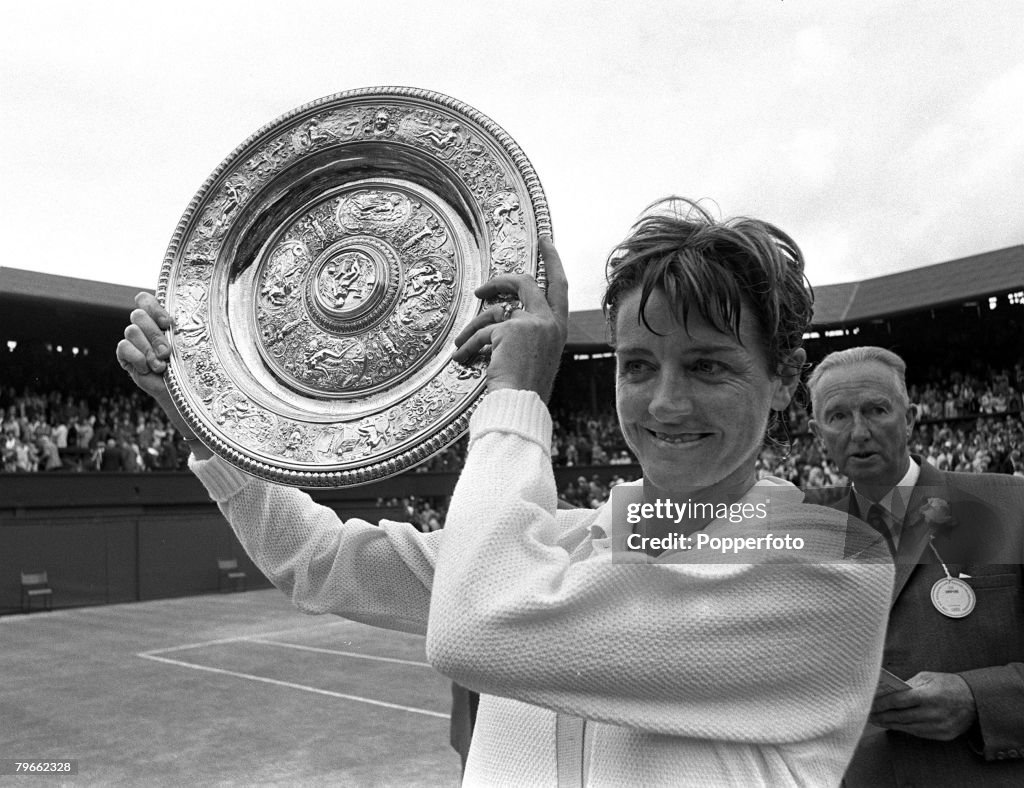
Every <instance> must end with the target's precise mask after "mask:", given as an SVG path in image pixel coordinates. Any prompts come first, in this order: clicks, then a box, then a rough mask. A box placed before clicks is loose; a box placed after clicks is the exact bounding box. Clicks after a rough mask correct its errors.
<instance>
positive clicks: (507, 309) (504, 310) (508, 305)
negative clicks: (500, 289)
mask: <svg viewBox="0 0 1024 788" xmlns="http://www.w3.org/2000/svg"><path fill="white" fill-rule="evenodd" d="M515 311H516V305H515V304H514V303H512V302H511V301H506V302H505V303H503V304H502V305H501V321H502V322H503V323H504V322H505V321H506V320H509V319H511V317H512V313H513V312H515Z"/></svg>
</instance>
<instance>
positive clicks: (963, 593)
mask: <svg viewBox="0 0 1024 788" xmlns="http://www.w3.org/2000/svg"><path fill="white" fill-rule="evenodd" d="M975 602H977V597H976V596H975V595H974V589H973V588H971V587H970V586H969V585H967V583H965V582H964V581H963V580H960V579H959V578H956V577H943V578H942V579H941V580H936V581H935V585H933V586H932V604H933V605H935V609H936V610H938V611H939V612H940V613H942V615H944V616H949V617H950V618H963V617H964V616H967V615H970V612H971V611H972V610H974V603H975Z"/></svg>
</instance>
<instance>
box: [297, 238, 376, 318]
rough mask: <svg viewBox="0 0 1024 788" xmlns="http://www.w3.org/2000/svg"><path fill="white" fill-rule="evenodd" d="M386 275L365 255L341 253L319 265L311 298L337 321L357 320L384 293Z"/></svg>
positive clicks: (358, 252) (358, 250)
mask: <svg viewBox="0 0 1024 788" xmlns="http://www.w3.org/2000/svg"><path fill="white" fill-rule="evenodd" d="M382 274H383V275H384V276H386V271H384V270H382V266H380V265H379V264H378V262H377V261H376V260H374V259H373V257H371V256H370V255H369V254H367V252H365V251H363V250H361V249H343V250H341V251H339V252H336V253H334V254H332V255H330V256H328V258H327V259H326V260H325V261H324V262H323V263H322V264H321V265H320V270H319V271H318V272H317V274H316V286H315V287H314V290H313V297H314V299H315V300H316V303H317V305H318V306H319V307H320V308H321V309H322V310H323V311H324V312H325V313H326V314H327V315H330V316H331V317H334V318H337V319H339V320H351V319H353V318H358V317H359V316H360V315H362V314H364V313H365V312H366V311H367V310H369V309H372V308H373V306H374V304H375V303H376V302H377V301H378V300H379V299H380V296H381V293H382V292H383V290H384V283H383V282H382Z"/></svg>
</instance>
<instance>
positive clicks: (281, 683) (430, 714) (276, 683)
mask: <svg viewBox="0 0 1024 788" xmlns="http://www.w3.org/2000/svg"><path fill="white" fill-rule="evenodd" d="M240 639H241V638H240ZM135 656H137V657H142V658H143V659H151V660H154V661H155V662H166V663H167V664H168V665H178V666H179V667H183V668H191V669H192V670H205V671H208V672H209V673H219V674H221V675H224V676H235V677H236V678H241V679H251V680H252V681H262V682H263V683H264V684H273V685H274V686H277V687H287V688H288V689H297V690H302V691H303V692H314V693H316V694H317V695H326V696H328V697H330V698H340V699H342V700H353V701H356V702H357V703H369V704H371V705H373V706H383V707H385V708H388V709H398V710H399V711H408V712H411V713H412V714H425V715H427V716H428V717H440V718H441V719H443V720H447V719H448V718H449V715H447V714H442V713H441V712H439V711H430V710H429V709H417V708H416V707H415V706H401V705H399V704H397V703H386V702H384V701H382V700H373V699H371V698H361V697H359V696H358V695H346V694H345V693H342V692H332V691H331V690H325V689H319V688H317V687H308V686H306V685H305V684H295V683H293V682H291V681H279V680H278V679H270V678H267V677H265V676H254V675H253V674H252V673H240V672H238V671H236V670H225V669H224V668H212V667H209V666H207V665H196V664H194V663H191V662H182V661H181V660H178V659H170V658H168V657H157V656H154V655H153V653H152V652H151V653H148V654H136V655H135Z"/></svg>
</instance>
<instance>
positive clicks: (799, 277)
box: [602, 197, 814, 375]
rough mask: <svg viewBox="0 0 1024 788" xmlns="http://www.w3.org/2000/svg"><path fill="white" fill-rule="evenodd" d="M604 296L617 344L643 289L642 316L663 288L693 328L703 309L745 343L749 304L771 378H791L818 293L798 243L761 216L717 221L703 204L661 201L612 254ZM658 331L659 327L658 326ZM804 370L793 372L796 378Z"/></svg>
mask: <svg viewBox="0 0 1024 788" xmlns="http://www.w3.org/2000/svg"><path fill="white" fill-rule="evenodd" d="M607 279H608V286H607V288H606V290H605V294H604V298H603V299H602V307H603V308H604V312H605V317H606V318H607V320H608V324H609V329H610V331H611V336H612V340H613V341H614V339H615V320H616V316H617V313H618V307H619V304H620V302H621V301H622V299H623V298H624V297H625V296H626V295H628V294H629V293H632V292H633V291H634V290H636V289H638V288H639V289H640V293H641V297H640V319H641V320H642V321H643V323H644V325H645V326H647V327H648V328H650V325H649V324H648V323H647V316H646V314H645V309H646V306H647V301H648V299H649V298H650V296H651V293H652V292H654V291H655V290H660V291H662V292H663V293H664V294H665V296H666V298H667V299H668V301H669V303H670V304H671V305H672V307H673V308H674V309H676V310H677V313H678V314H679V315H680V317H681V323H682V325H683V326H686V325H687V319H688V316H689V310H690V309H691V308H696V310H697V311H698V312H699V313H700V315H701V317H703V318H704V319H705V320H706V321H707V322H708V323H710V324H711V325H713V326H714V327H715V328H717V329H718V330H719V331H721V332H723V333H731V334H732V335H733V336H734V337H735V338H736V341H737V342H739V341H740V334H739V332H740V317H741V315H742V309H743V301H744V299H746V300H747V302H748V303H749V304H750V306H751V307H752V308H753V311H754V316H755V317H756V318H757V324H758V326H759V327H760V329H761V333H762V336H763V337H764V349H765V351H766V355H767V358H768V372H769V374H773V375H778V374H783V368H784V367H786V366H787V365H789V364H790V358H791V355H792V353H793V351H795V350H796V349H798V348H799V347H801V345H803V336H804V332H805V331H806V330H807V328H808V326H809V325H810V323H811V317H812V314H813V307H814V292H813V290H812V289H811V285H810V283H809V282H808V281H807V278H806V276H804V258H803V254H802V253H801V252H800V248H799V247H798V246H797V245H796V242H795V241H794V240H793V239H792V238H790V237H789V236H788V235H787V234H786V233H784V232H783V231H782V230H780V229H779V228H778V227H776V226H774V225H772V224H769V223H768V222H762V221H759V220H757V219H749V218H745V217H736V218H733V219H728V220H726V221H717V220H715V218H714V217H712V216H711V214H710V213H708V211H707V210H706V209H705V208H703V207H702V206H700V205H698V204H697V203H696V202H693V201H691V200H687V199H685V198H682V197H667V198H665V199H663V200H659V201H658V202H656V203H653V204H652V205H651V206H650V207H648V209H647V210H646V211H645V212H644V215H643V217H642V218H641V219H640V220H639V221H637V223H636V224H634V225H633V228H632V230H631V231H630V233H629V236H628V237H627V238H626V240H625V241H623V242H622V243H621V244H619V245H618V246H617V247H616V248H615V249H613V250H612V253H611V254H610V255H609V257H608V263H607ZM652 330H653V329H652ZM798 371H799V370H792V369H790V370H786V373H788V374H792V373H793V372H798Z"/></svg>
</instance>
